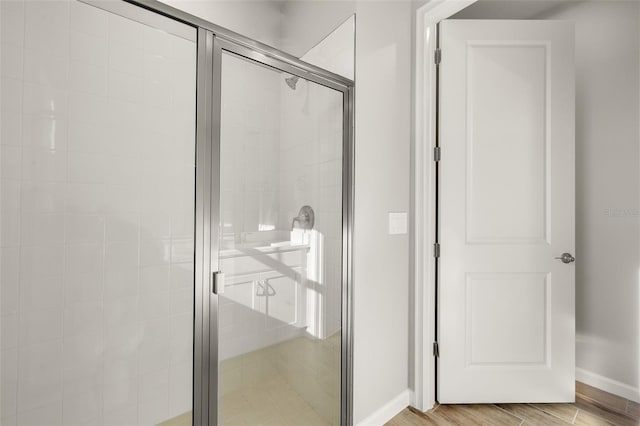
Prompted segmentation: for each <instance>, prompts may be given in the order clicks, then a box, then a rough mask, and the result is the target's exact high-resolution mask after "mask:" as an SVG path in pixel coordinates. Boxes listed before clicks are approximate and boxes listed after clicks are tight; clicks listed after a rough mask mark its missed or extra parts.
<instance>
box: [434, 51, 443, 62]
mask: <svg viewBox="0 0 640 426" xmlns="http://www.w3.org/2000/svg"><path fill="white" fill-rule="evenodd" d="M433 62H434V63H435V64H436V65H440V62H442V50H441V49H440V48H439V47H437V48H436V50H435V51H434V52H433Z"/></svg>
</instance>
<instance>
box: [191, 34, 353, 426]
mask: <svg viewBox="0 0 640 426" xmlns="http://www.w3.org/2000/svg"><path fill="white" fill-rule="evenodd" d="M201 37H202V38H203V39H205V40H206V46H207V52H206V56H204V58H205V61H206V62H207V63H209V60H211V61H212V63H213V66H212V67H210V68H209V69H211V70H212V75H211V76H206V77H204V79H206V80H207V81H202V84H205V85H210V89H209V86H206V89H205V90H206V92H205V93H206V94H207V95H209V93H210V94H211V97H212V101H213V105H212V108H213V116H212V117H210V118H211V119H212V126H209V127H206V126H205V127H206V130H207V131H210V132H211V133H210V134H207V136H206V137H205V139H207V140H210V141H211V149H210V157H209V158H210V160H211V167H210V169H211V173H210V178H211V179H213V181H211V180H210V181H209V182H215V181H216V180H217V182H218V183H217V184H212V185H211V190H210V194H209V196H210V200H211V211H210V213H209V214H210V218H211V219H210V221H209V223H211V224H216V223H217V224H219V223H220V185H219V182H220V168H221V157H220V144H221V137H220V129H221V108H222V96H221V89H222V72H221V71H222V57H223V54H225V53H228V54H232V55H235V56H237V57H240V58H243V59H246V60H248V61H250V62H253V63H255V65H256V66H266V67H267V68H271V69H274V70H277V71H283V72H286V73H288V74H291V75H294V76H297V77H300V78H303V79H306V80H309V81H312V82H314V83H317V84H319V85H322V86H325V87H328V88H330V89H333V90H336V91H338V92H341V93H342V99H343V101H342V108H343V114H342V126H343V127H342V131H343V140H342V148H343V151H342V158H343V159H342V161H343V167H342V321H341V323H342V341H341V349H342V353H341V370H342V371H341V399H340V418H341V424H342V425H351V424H352V423H353V410H352V400H353V398H352V396H353V392H352V377H353V357H352V351H351V348H352V342H353V333H352V324H353V323H352V315H353V310H352V307H353V303H352V302H353V292H352V283H353V268H352V259H353V172H354V163H353V158H354V145H353V140H354V138H353V136H354V133H353V132H354V122H353V114H354V108H353V107H354V104H353V100H354V98H353V94H354V84H353V82H352V81H350V80H347V79H344V77H340V78H339V79H335V78H331V76H327V75H323V74H325V73H322V74H318V73H316V72H314V68H315V67H313V66H309V65H308V64H305V63H304V62H302V61H298V60H296V61H291V60H290V59H286V60H284V59H283V58H281V57H279V56H278V55H275V54H273V53H274V52H276V53H277V51H269V52H264V51H261V50H258V49H254V48H252V47H251V46H247V45H245V44H242V43H237V42H235V41H233V40H229V39H226V38H224V37H223V36H218V35H215V34H214V33H213V32H210V31H206V30H203V29H200V31H199V33H198V39H199V40H200V38H201ZM209 58H211V59H209ZM198 81H199V84H200V79H199V80H198ZM211 81H212V83H209V82H211ZM198 93H200V92H198ZM203 103H206V102H205V101H204V100H203ZM203 130H204V129H203ZM196 187H197V184H196ZM212 228H213V227H212ZM219 232H220V229H219V227H216V229H210V230H209V234H210V235H209V238H210V241H211V244H210V247H211V252H210V258H209V259H208V260H207V261H208V263H209V265H210V269H209V271H208V277H209V285H208V288H207V293H208V298H209V301H210V303H209V305H208V306H206V307H204V310H208V316H209V324H208V326H209V341H208V342H205V343H204V345H207V343H208V347H209V354H208V355H209V362H208V366H206V367H205V368H204V369H203V372H204V371H205V370H206V371H208V372H209V377H210V381H211V386H210V387H209V388H208V389H207V390H206V391H207V392H208V395H206V396H205V395H204V394H203V395H202V396H203V400H206V401H208V407H207V410H208V419H209V421H211V420H212V419H217V418H218V415H219V410H218V408H219V407H218V400H219V398H218V386H217V384H218V383H219V380H217V378H218V373H219V370H218V368H219V359H218V349H219V348H218V343H219V342H218V306H219V305H218V295H216V294H214V292H213V280H212V279H211V278H212V277H213V274H214V273H215V272H217V271H218V270H219V267H220V265H219V245H218V244H216V242H217V241H218V240H219ZM222 272H224V271H222ZM205 304H206V299H205ZM205 347H206V346H205ZM194 367H195V365H194ZM194 397H195V395H194ZM194 403H195V401H194ZM204 411H205V410H204V409H203V412H204ZM194 424H197V423H195V421H194ZM202 424H203V425H204V424H207V423H206V422H204V421H203V423H202ZM211 424H213V423H211Z"/></svg>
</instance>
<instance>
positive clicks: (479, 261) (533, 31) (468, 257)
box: [438, 20, 575, 403]
mask: <svg viewBox="0 0 640 426" xmlns="http://www.w3.org/2000/svg"><path fill="white" fill-rule="evenodd" d="M440 30H441V33H440V46H441V49H442V56H441V58H442V60H441V64H440V70H439V72H440V74H439V75H440V134H439V137H440V139H439V140H440V146H441V149H442V160H441V162H440V212H439V214H440V216H439V217H440V232H441V233H440V236H441V238H440V243H441V257H440V280H439V287H438V288H439V310H438V312H439V314H438V327H439V329H438V340H439V358H438V374H439V377H438V400H439V402H441V403H489V402H568V401H573V399H574V376H575V360H574V345H575V342H574V336H575V325H574V324H575V307H574V306H575V303H574V293H575V266H574V265H575V264H574V263H573V259H572V255H574V254H575V253H574V249H575V242H574V239H575V235H574V234H575V230H574V216H575V205H574V204H575V203H574V180H575V178H574V137H575V136H574V128H575V126H574V103H575V100H574V92H575V89H574V52H573V41H574V29H573V25H572V24H571V23H567V22H559V21H554V22H552V21H505V20H503V21H486V20H485V21H471V20H465V21H461V20H459V21H444V22H442V23H441V27H440ZM564 253H568V254H567V255H565V256H564V258H563V259H558V258H559V257H562V256H563V254H564Z"/></svg>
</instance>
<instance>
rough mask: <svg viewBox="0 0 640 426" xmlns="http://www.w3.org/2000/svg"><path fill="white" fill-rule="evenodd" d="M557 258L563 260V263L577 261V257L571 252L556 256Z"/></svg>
mask: <svg viewBox="0 0 640 426" xmlns="http://www.w3.org/2000/svg"><path fill="white" fill-rule="evenodd" d="M555 259H560V260H562V263H572V262H575V261H576V258H575V257H573V256H572V255H571V253H562V256H560V257H556V258H555Z"/></svg>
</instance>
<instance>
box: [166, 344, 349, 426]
mask: <svg viewBox="0 0 640 426" xmlns="http://www.w3.org/2000/svg"><path fill="white" fill-rule="evenodd" d="M221 371H222V374H221V385H220V388H221V394H222V397H221V411H222V416H221V424H223V425H233V426H245V425H247V426H249V425H277V426H287V425H291V426H307V425H308V426H320V425H338V424H339V423H340V333H336V334H334V335H333V336H331V337H329V338H328V339H326V340H311V339H307V338H304V337H299V338H296V339H292V340H289V341H286V342H283V343H280V344H277V345H274V346H270V347H267V348H264V349H260V350H258V351H255V352H251V353H248V354H244V355H240V356H238V357H235V358H232V359H228V360H225V361H223V362H222V365H221ZM190 424H191V413H185V414H183V415H182V416H179V417H176V418H174V419H171V420H169V421H167V422H165V423H162V426H183V425H190Z"/></svg>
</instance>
